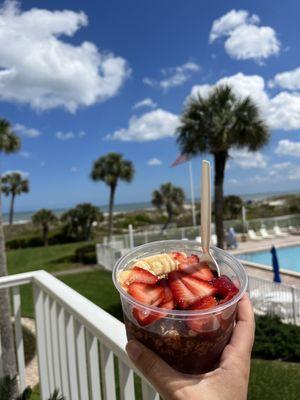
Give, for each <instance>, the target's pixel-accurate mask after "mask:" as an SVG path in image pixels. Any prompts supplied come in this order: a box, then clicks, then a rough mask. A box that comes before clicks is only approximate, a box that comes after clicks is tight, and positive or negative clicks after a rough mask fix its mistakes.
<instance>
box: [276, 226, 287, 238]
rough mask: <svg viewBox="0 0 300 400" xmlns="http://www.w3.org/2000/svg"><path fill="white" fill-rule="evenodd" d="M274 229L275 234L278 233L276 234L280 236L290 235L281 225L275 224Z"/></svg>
mask: <svg viewBox="0 0 300 400" xmlns="http://www.w3.org/2000/svg"><path fill="white" fill-rule="evenodd" d="M273 231H274V233H275V235H276V236H279V237H286V236H289V234H288V233H286V232H282V230H281V229H280V227H279V226H274V228H273Z"/></svg>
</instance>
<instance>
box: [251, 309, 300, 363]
mask: <svg viewBox="0 0 300 400" xmlns="http://www.w3.org/2000/svg"><path fill="white" fill-rule="evenodd" d="M252 355H253V357H255V358H263V359H266V360H284V361H293V362H300V327H299V326H296V325H292V324H284V323H283V322H281V321H280V318H279V317H277V316H259V317H256V330H255V343H254V347H253V352H252Z"/></svg>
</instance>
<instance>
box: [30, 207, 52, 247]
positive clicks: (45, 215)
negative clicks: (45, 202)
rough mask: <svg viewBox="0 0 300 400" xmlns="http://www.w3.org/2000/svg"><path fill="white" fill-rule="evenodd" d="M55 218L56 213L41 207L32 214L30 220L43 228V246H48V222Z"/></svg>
mask: <svg viewBox="0 0 300 400" xmlns="http://www.w3.org/2000/svg"><path fill="white" fill-rule="evenodd" d="M56 220H57V218H56V215H55V214H54V213H53V211H52V210H47V209H46V208H42V209H40V210H39V211H37V212H36V213H35V214H33V216H32V222H33V223H34V224H36V225H41V226H42V230H43V240H44V246H48V236H49V230H50V224H51V223H53V222H55V221H56Z"/></svg>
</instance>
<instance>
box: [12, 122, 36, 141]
mask: <svg viewBox="0 0 300 400" xmlns="http://www.w3.org/2000/svg"><path fill="white" fill-rule="evenodd" d="M13 130H14V131H15V132H16V133H18V134H20V135H23V136H27V137H29V138H36V137H38V136H40V135H41V132H40V131H39V130H38V129H35V128H27V127H26V126H24V125H22V124H16V125H14V126H13Z"/></svg>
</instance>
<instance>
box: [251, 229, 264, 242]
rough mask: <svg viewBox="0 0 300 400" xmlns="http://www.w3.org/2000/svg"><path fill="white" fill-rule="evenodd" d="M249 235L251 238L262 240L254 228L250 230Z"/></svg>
mask: <svg viewBox="0 0 300 400" xmlns="http://www.w3.org/2000/svg"><path fill="white" fill-rule="evenodd" d="M248 237H249V239H250V240H262V237H261V236H257V234H256V233H255V231H254V230H253V229H249V230H248Z"/></svg>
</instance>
